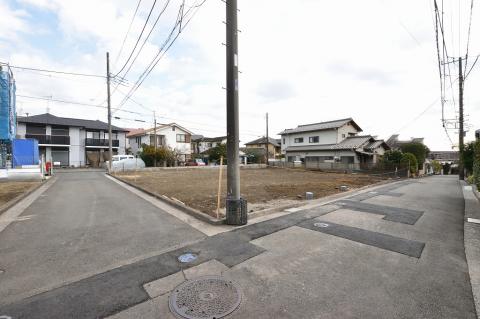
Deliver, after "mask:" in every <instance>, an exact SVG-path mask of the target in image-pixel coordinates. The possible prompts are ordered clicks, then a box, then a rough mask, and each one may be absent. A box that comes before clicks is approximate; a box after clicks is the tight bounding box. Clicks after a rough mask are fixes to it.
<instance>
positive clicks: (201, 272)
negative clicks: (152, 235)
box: [0, 176, 476, 319]
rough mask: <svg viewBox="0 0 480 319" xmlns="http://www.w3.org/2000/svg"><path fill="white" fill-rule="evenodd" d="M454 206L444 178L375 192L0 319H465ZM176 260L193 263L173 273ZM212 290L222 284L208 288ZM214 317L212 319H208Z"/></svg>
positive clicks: (468, 307) (163, 258)
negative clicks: (192, 317) (183, 315)
mask: <svg viewBox="0 0 480 319" xmlns="http://www.w3.org/2000/svg"><path fill="white" fill-rule="evenodd" d="M463 203H464V199H463V194H462V189H461V188H460V186H459V182H458V180H457V179H456V177H455V176H435V177H429V178H425V179H420V180H411V181H406V182H401V183H396V184H392V185H385V186H383V187H382V188H378V189H376V190H375V191H373V192H370V193H369V194H367V193H363V194H362V195H361V196H356V197H352V198H350V199H349V200H348V201H345V200H339V201H337V202H334V203H330V204H327V205H323V206H317V207H312V208H309V209H305V210H302V211H299V212H295V213H291V214H287V215H284V216H280V217H277V218H273V219H270V220H265V221H263V222H259V223H256V224H252V225H248V226H246V227H242V228H238V229H235V230H233V231H227V232H223V233H219V234H216V235H213V236H210V237H207V238H205V239H203V240H200V241H199V242H197V243H194V244H190V245H186V246H184V247H181V248H179V249H176V250H173V251H169V252H165V253H162V254H159V255H157V256H152V257H150V258H147V259H144V260H140V261H138V262H135V263H132V264H129V265H125V266H122V267H119V268H116V269H113V270H110V271H107V272H105V273H102V274H98V275H95V276H92V277H89V278H86V279H83V280H80V281H78V282H74V283H71V284H68V285H65V286H63V287H61V288H58V289H53V290H51V291H48V292H46V293H43V294H40V295H36V296H33V297H31V298H27V299H24V300H21V301H18V302H15V303H11V304H9V305H7V306H5V307H0V315H9V316H12V317H13V318H45V317H46V316H47V315H48V317H49V318H103V317H109V316H110V317H111V318H115V319H121V318H176V317H175V316H174V315H173V314H172V312H171V311H170V308H171V307H172V305H170V306H169V301H170V302H171V303H172V302H173V305H174V306H173V307H174V308H175V307H177V308H176V309H177V310H178V309H180V310H181V309H183V311H187V312H188V311H190V312H191V313H195V312H198V311H200V310H201V311H200V316H197V317H198V318H213V317H216V318H221V317H223V314H225V311H224V310H225V309H226V310H228V311H230V310H232V312H231V313H230V314H229V315H228V318H435V319H437V318H448V319H451V318H476V313H475V306H474V299H473V295H472V290H471V285H470V281H469V276H468V268H467V263H466V258H465V252H464V245H463V220H464V209H463V208H464V207H463ZM345 204H348V205H345ZM187 252H189V253H193V254H195V255H196V256H197V259H195V260H193V261H190V262H187V263H181V262H179V260H178V257H179V256H180V255H182V254H184V253H187ZM205 275H219V276H220V278H214V279H212V278H210V277H209V278H205V277H203V276H205ZM202 278H203V279H202ZM197 280H198V281H197ZM218 280H224V282H225V285H224V286H218V285H217V286H215V289H213V288H212V287H213V286H209V285H214V284H215V283H217V282H218ZM177 285H187V286H188V285H197V286H195V287H194V289H193V290H188V289H190V288H185V287H186V286H180V287H178V286H177ZM205 287H206V288H205ZM222 287H223V288H222ZM225 287H226V288H225ZM235 287H238V290H236V289H234V288H235ZM199 289H200V290H199ZM202 289H203V290H202ZM185 291H190V292H188V294H187V296H186V297H185V296H184V295H181V294H182V293H185ZM192 291H196V292H197V293H192ZM240 291H241V292H240ZM172 293H173V297H175V296H176V298H177V299H171V300H174V301H171V300H170V298H171V296H172ZM173 297H172V298H173ZM179 298H180V299H179ZM182 298H183V299H182ZM185 298H186V299H185ZM240 299H241V302H240V305H239V306H238V307H237V305H238V302H239V301H240ZM175 300H177V301H178V300H184V301H183V303H186V305H183V306H182V302H180V303H178V302H177V301H175ZM192 300H193V302H194V304H193V305H191V304H188V303H189V302H191V301H192ZM212 303H213V304H212ZM187 306H189V307H191V308H188V307H187ZM186 307H187V308H186ZM218 307H220V308H221V311H223V314H221V315H219V314H218V313H209V312H210V311H216V310H218V309H216V308H218ZM180 310H179V311H180ZM202 311H203V314H202ZM221 311H220V312H221Z"/></svg>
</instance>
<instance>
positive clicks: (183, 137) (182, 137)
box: [177, 134, 187, 143]
mask: <svg viewBox="0 0 480 319" xmlns="http://www.w3.org/2000/svg"><path fill="white" fill-rule="evenodd" d="M186 141H187V139H186V135H185V134H177V142H178V143H185V142H186Z"/></svg>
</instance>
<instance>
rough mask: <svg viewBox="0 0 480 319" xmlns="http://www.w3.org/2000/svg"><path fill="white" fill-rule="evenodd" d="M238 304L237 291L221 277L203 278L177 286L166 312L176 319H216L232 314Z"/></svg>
mask: <svg viewBox="0 0 480 319" xmlns="http://www.w3.org/2000/svg"><path fill="white" fill-rule="evenodd" d="M241 301H242V293H241V290H240V288H239V287H238V286H237V285H236V284H235V283H233V282H232V281H228V280H225V279H223V278H222V277H216V276H207V277H200V278H198V279H194V280H189V281H186V282H184V283H182V284H181V285H179V286H178V287H177V288H175V290H173V292H172V294H171V295H170V300H169V306H170V311H171V312H172V313H174V314H175V315H176V316H177V317H178V318H182V319H183V318H185V319H218V318H223V317H225V316H226V315H228V314H230V313H232V312H233V311H235V310H236V309H237V308H238V306H239V305H240V302H241Z"/></svg>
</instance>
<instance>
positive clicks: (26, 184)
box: [0, 181, 40, 207]
mask: <svg viewBox="0 0 480 319" xmlns="http://www.w3.org/2000/svg"><path fill="white" fill-rule="evenodd" d="M38 184H40V182H33V181H22V182H0V207H1V206H3V205H5V204H6V203H7V202H9V201H11V200H12V199H14V198H16V197H18V196H20V195H22V194H23V193H25V192H27V191H29V190H30V189H32V188H33V187H35V186H37V185H38Z"/></svg>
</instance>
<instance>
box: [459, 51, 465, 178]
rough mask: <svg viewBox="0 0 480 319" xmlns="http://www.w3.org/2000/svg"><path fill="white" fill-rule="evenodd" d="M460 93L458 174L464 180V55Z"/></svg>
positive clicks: (460, 60) (460, 64) (460, 74)
mask: <svg viewBox="0 0 480 319" xmlns="http://www.w3.org/2000/svg"><path fill="white" fill-rule="evenodd" d="M458 72H459V74H458V94H459V98H458V100H459V102H458V104H459V113H460V115H459V117H460V119H459V120H460V125H459V127H460V131H459V134H458V145H459V150H460V162H459V164H458V170H459V172H458V174H459V179H460V180H461V181H463V180H464V179H465V170H464V163H463V151H464V148H465V146H464V144H463V135H464V131H463V74H462V57H460V58H459V59H458Z"/></svg>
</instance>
